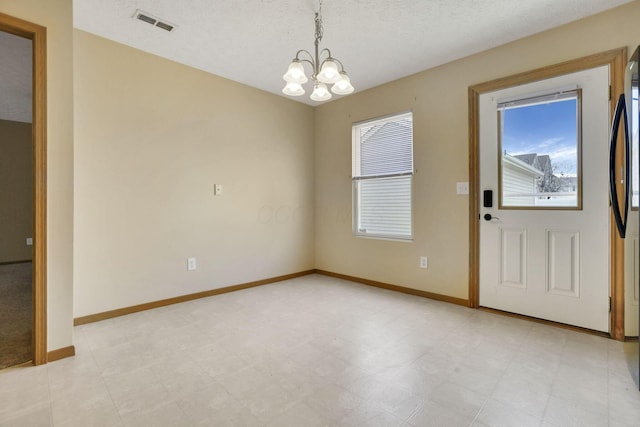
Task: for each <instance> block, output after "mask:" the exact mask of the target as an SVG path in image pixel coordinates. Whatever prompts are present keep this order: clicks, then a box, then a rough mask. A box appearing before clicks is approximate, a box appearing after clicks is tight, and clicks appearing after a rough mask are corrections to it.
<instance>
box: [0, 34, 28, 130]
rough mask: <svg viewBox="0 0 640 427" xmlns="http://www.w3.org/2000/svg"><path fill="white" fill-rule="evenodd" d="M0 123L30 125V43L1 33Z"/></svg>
mask: <svg viewBox="0 0 640 427" xmlns="http://www.w3.org/2000/svg"><path fill="white" fill-rule="evenodd" d="M0 58H2V60H0V119H2V120H12V121H15V122H28V123H31V99H32V97H31V93H32V84H31V82H32V79H31V70H32V67H31V40H29V39H25V38H22V37H18V36H14V35H13V34H9V33H5V32H3V31H0Z"/></svg>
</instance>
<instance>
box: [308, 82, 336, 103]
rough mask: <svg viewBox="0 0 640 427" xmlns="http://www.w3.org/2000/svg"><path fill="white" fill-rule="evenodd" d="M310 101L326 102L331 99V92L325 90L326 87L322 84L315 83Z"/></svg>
mask: <svg viewBox="0 0 640 427" xmlns="http://www.w3.org/2000/svg"><path fill="white" fill-rule="evenodd" d="M311 99H313V100H314V101H327V100H329V99H331V92H329V89H327V85H326V84H324V83H316V85H315V86H314V87H313V93H312V94H311Z"/></svg>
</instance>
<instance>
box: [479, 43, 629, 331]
mask: <svg viewBox="0 0 640 427" xmlns="http://www.w3.org/2000/svg"><path fill="white" fill-rule="evenodd" d="M626 61H627V49H626V47H624V48H619V49H613V50H609V51H606V52H602V53H597V54H595V55H590V56H586V57H584V58H579V59H574V60H571V61H566V62H562V63H559V64H555V65H551V66H548V67H543V68H538V69H536V70H532V71H526V72H524V73H519V74H515V75H512V76H508V77H503V78H499V79H496V80H492V81H489V82H485V83H480V84H477V85H473V86H469V91H468V92H469V306H470V307H473V308H478V307H479V302H480V197H479V191H480V188H479V182H480V164H479V162H480V133H479V114H480V109H479V97H480V95H481V94H483V93H487V92H495V91H497V90H501V89H506V88H509V87H512V86H518V85H522V84H526V83H531V82H535V81H539V80H545V79H549V78H552V77H557V76H561V75H564V74H571V73H575V72H578V71H582V70H587V69H589V68H595V67H599V66H602V65H608V66H609V75H610V84H611V100H612V101H611V102H610V117H613V113H614V111H613V110H614V108H615V102H613V100H615V99H617V98H618V95H619V94H621V93H623V91H624V66H625V64H626ZM616 161H617V163H618V164H619V165H622V155H620V156H619V158H618V159H617V160H616ZM611 215H612V214H611V210H610V220H609V229H610V231H609V235H610V248H611V251H610V265H611V271H610V284H611V289H610V291H609V292H610V295H611V313H610V319H611V320H610V326H609V330H610V332H609V334H610V336H611V337H612V338H614V339H616V340H624V240H623V239H621V238H620V237H619V236H618V233H617V232H616V231H615V224H614V222H613V221H612V220H611Z"/></svg>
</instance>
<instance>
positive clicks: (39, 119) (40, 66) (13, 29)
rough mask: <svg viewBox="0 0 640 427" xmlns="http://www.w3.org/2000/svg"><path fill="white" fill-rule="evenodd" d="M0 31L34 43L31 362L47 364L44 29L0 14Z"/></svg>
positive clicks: (45, 44) (45, 51) (45, 78)
mask: <svg viewBox="0 0 640 427" xmlns="http://www.w3.org/2000/svg"><path fill="white" fill-rule="evenodd" d="M0 31H5V32H7V33H11V34H15V35H17V36H20V37H24V38H27V39H30V40H32V42H33V46H32V49H33V100H32V102H33V123H32V128H33V135H32V137H33V166H34V167H33V170H34V180H33V182H34V188H33V193H34V204H33V206H34V218H33V221H34V222H33V233H34V235H33V249H32V250H33V363H34V364H35V365H41V364H43V363H47V87H46V82H47V30H46V28H45V27H42V26H40V25H37V24H33V23H31V22H28V21H24V20H22V19H19V18H15V17H13V16H9V15H5V14H3V13H0Z"/></svg>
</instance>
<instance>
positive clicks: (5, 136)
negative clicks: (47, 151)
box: [0, 120, 33, 263]
mask: <svg viewBox="0 0 640 427" xmlns="http://www.w3.org/2000/svg"><path fill="white" fill-rule="evenodd" d="M32 147H33V144H32V138H31V123H22V122H14V121H8V120H0V236H2V238H1V239H0V242H1V243H0V263H3V262H15V261H26V260H30V259H31V248H32V246H27V244H26V239H27V237H32V234H33V232H32V228H33V148H32Z"/></svg>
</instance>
